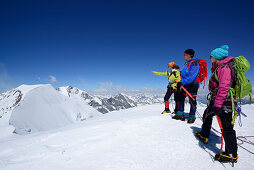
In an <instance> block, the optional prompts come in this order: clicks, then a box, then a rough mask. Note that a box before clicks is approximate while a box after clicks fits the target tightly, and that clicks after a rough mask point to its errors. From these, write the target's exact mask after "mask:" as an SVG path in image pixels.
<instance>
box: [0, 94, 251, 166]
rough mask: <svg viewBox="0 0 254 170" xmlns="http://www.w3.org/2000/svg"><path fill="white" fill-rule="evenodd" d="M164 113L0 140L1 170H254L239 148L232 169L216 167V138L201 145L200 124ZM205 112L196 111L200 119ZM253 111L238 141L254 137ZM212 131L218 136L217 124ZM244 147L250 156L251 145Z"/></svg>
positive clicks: (138, 113)
mask: <svg viewBox="0 0 254 170" xmlns="http://www.w3.org/2000/svg"><path fill="white" fill-rule="evenodd" d="M27 95H28V94H27ZM162 109H163V105H161V104H155V105H148V106H140V107H135V108H131V109H126V110H120V111H114V112H111V113H108V114H105V115H99V116H97V117H94V118H92V119H88V120H86V121H83V122H79V123H76V124H72V125H69V126H66V127H62V128H58V129H54V130H49V131H44V132H38V133H33V134H30V135H25V136H24V135H17V134H12V135H11V136H8V137H5V138H0V151H1V152H0V169H1V170H18V169H22V170H102V169H103V170H169V169H184V170H186V169H201V170H202V169H214V170H215V169H234V170H235V169H239V170H248V169H250V170H251V169H254V162H253V160H254V155H252V154H250V153H248V152H247V151H245V150H243V149H241V148H239V151H238V154H239V160H238V163H236V164H235V167H234V168H232V167H231V165H230V164H221V163H219V162H214V161H213V159H212V156H214V154H215V153H217V152H219V148H220V136H218V135H217V134H216V133H214V132H212V135H211V137H210V138H209V143H208V144H207V145H205V144H202V143H200V142H199V141H198V140H196V138H195V137H194V133H195V131H197V130H200V127H201V124H202V123H201V120H199V119H197V120H196V122H195V123H194V124H187V123H186V122H183V121H179V120H173V119H171V115H170V114H168V115H161V114H160V112H161V111H162ZM188 109H189V108H188V107H187V108H186V111H187V110H188ZM204 109H205V107H202V106H200V105H199V107H198V113H200V114H202V113H203V111H204ZM253 110H254V105H251V106H249V105H246V106H243V112H244V113H245V114H247V115H248V117H247V118H243V119H242V123H243V127H241V128H240V127H239V126H238V125H236V128H235V129H236V132H237V135H238V136H240V135H244V136H251V135H253V132H254V124H253V121H254V111H253ZM213 127H214V128H216V129H217V130H219V127H218V123H217V122H216V119H214V123H213ZM250 140H252V141H253V140H254V139H253V138H252V139H250ZM238 142H239V141H238ZM243 146H245V147H246V148H248V149H250V150H251V151H252V152H253V151H254V147H253V146H252V145H250V146H249V145H248V144H244V145H243Z"/></svg>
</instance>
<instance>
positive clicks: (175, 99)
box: [174, 90, 179, 113]
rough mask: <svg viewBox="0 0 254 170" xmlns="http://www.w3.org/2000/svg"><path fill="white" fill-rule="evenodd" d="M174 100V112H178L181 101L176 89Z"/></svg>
mask: <svg viewBox="0 0 254 170" xmlns="http://www.w3.org/2000/svg"><path fill="white" fill-rule="evenodd" d="M174 101H175V109H174V112H175V113H177V111H178V110H179V101H178V96H177V92H176V90H175V91H174Z"/></svg>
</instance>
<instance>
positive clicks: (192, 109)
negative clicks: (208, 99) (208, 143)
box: [186, 84, 199, 119]
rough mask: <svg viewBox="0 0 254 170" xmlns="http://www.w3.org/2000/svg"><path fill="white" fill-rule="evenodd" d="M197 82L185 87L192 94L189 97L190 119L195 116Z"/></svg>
mask: <svg viewBox="0 0 254 170" xmlns="http://www.w3.org/2000/svg"><path fill="white" fill-rule="evenodd" d="M198 88H199V84H191V85H189V86H187V87H186V89H187V90H188V92H189V93H190V94H191V95H192V98H190V97H189V101H190V113H189V117H190V119H192V118H195V114H196V110H197V100H196V98H197V93H198Z"/></svg>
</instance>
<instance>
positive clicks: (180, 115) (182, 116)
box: [172, 111, 185, 121]
mask: <svg viewBox="0 0 254 170" xmlns="http://www.w3.org/2000/svg"><path fill="white" fill-rule="evenodd" d="M172 119H176V120H182V121H184V120H185V117H184V112H181V111H178V112H177V113H176V115H175V116H173V117H172Z"/></svg>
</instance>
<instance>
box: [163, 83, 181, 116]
mask: <svg viewBox="0 0 254 170" xmlns="http://www.w3.org/2000/svg"><path fill="white" fill-rule="evenodd" d="M173 93H174V101H175V109H174V112H175V113H177V111H178V107H179V103H178V100H177V94H176V90H173V88H172V87H171V86H170V85H168V88H167V93H166V94H165V97H164V101H168V100H169V98H170V97H171V95H172V94H173ZM167 109H168V108H165V110H167Z"/></svg>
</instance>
